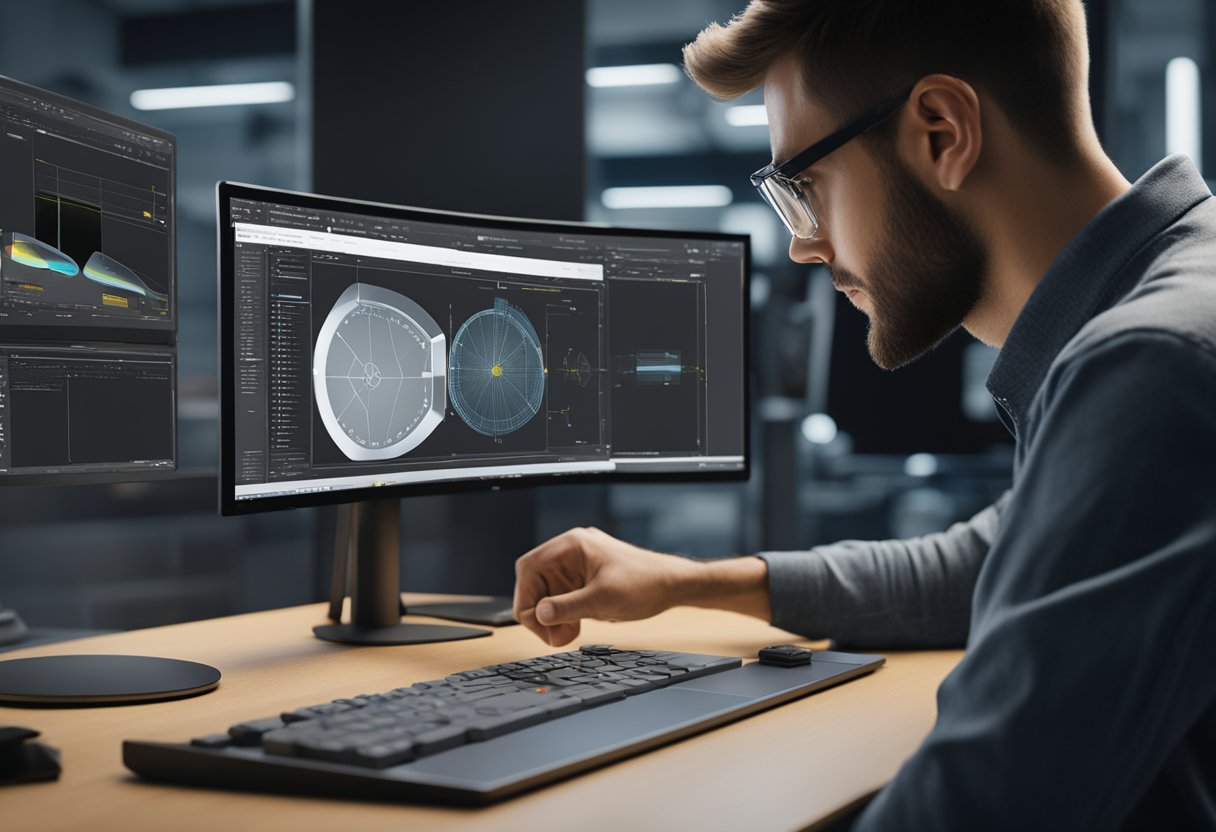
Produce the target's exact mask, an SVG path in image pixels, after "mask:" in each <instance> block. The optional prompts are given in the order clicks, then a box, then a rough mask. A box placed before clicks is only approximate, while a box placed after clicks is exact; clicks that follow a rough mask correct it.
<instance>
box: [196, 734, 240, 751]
mask: <svg viewBox="0 0 1216 832" xmlns="http://www.w3.org/2000/svg"><path fill="white" fill-rule="evenodd" d="M190 744H191V745H193V746H194V747H196V748H227V747H228V746H230V745H232V737H230V736H229V735H228V734H209V735H208V736H205V737H196V738H195V739H192V740H190Z"/></svg>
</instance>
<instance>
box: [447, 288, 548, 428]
mask: <svg viewBox="0 0 1216 832" xmlns="http://www.w3.org/2000/svg"><path fill="white" fill-rule="evenodd" d="M451 365H452V366H451V372H450V373H449V374H448V387H449V394H450V395H451V398H452V407H453V409H455V411H456V413H457V414H458V415H459V416H460V418H461V419H463V420H464V421H465V423H466V424H467V425H468V426H469V427H471V428H472V429H473V430H475V431H477V432H478V433H481V434H485V435H486V436H494V437H498V436H502V435H503V434H507V433H511V432H512V431H516V430H519V429H520V428H521V427H523V426H524V425H526V424H527V423H528V422H529V421H530V420H531V419H532V417H533V416H535V415H536V414H537V412H538V411H539V410H540V406H541V401H542V400H543V399H544V395H545V361H544V357H543V356H542V355H541V349H540V338H539V337H538V336H537V334H536V329H535V328H534V327H533V326H532V322H531V321H529V320H528V318H527V316H526V315H524V313H523V312H521V311H519V310H518V309H516V308H515V307H514V306H511V305H510V304H509V303H507V302H506V301H505V300H503V299H502V298H496V299H495V300H494V306H493V307H492V308H490V309H483V310H482V311H481V312H478V313H477V314H475V315H473V316H472V317H471V318H469V319H468V320H467V321H465V322H464V324H462V325H461V327H460V329H458V330H457V331H456V335H455V337H453V338H452V354H451Z"/></svg>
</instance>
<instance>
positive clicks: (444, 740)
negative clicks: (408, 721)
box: [414, 723, 468, 756]
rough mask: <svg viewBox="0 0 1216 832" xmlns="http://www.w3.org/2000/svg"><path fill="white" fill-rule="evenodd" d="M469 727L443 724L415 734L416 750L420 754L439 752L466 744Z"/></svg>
mask: <svg viewBox="0 0 1216 832" xmlns="http://www.w3.org/2000/svg"><path fill="white" fill-rule="evenodd" d="M467 734H468V728H466V727H465V726H464V725H460V724H456V723H453V724H450V725H442V726H439V727H437V728H431V729H429V730H426V731H423V732H422V733H421V734H415V735H414V750H415V751H416V752H417V753H418V755H419V756H422V755H424V754H438V753H439V752H440V751H447V750H448V749H449V748H455V747H456V746H458V745H464V744H465V740H466V735H467Z"/></svg>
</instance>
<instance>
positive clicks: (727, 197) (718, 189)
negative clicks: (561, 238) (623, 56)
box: [600, 185, 734, 209]
mask: <svg viewBox="0 0 1216 832" xmlns="http://www.w3.org/2000/svg"><path fill="white" fill-rule="evenodd" d="M600 199H601V201H602V202H603V203H604V207H605V208H617V209H620V208H722V207H724V206H727V205H730V203H731V201H732V200H733V199H734V195H733V194H731V190H730V188H728V187H726V186H725V185H673V186H666V187H659V188H608V189H607V190H606V191H604V193H603V195H602V196H601V197H600Z"/></svg>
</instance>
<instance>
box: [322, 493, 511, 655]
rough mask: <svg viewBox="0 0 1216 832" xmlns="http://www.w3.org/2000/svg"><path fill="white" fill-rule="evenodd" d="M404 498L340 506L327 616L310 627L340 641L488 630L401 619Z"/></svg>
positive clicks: (431, 637) (458, 635) (454, 636)
mask: <svg viewBox="0 0 1216 832" xmlns="http://www.w3.org/2000/svg"><path fill="white" fill-rule="evenodd" d="M400 543H401V502H400V500H393V499H388V500H368V501H366V502H362V503H352V504H350V505H347V506H341V507H340V508H339V511H338V533H337V540H336V545H335V546H334V572H333V583H332V588H331V592H330V601H329V618H330V620H331V621H333V622H335V623H333V624H326V625H323V626H319V627H313V628H312V631H313V633H315V634H316V636H317V638H320V639H324V640H325V641H336V642H340V643H342V644H362V645H390V644H428V643H431V642H436V641H457V640H459V639H465V638H478V637H480V636H488V635H490V631H489V630H478V629H475V628H473V627H447V626H444V625H440V624H413V623H402V621H401V617H402V616H403V615H406V614H407V612H408V611H407V610H406V608H405V604H404V603H403V602H402V600H401V560H400V558H401V554H400ZM348 593H349V595H350V622H349V623H347V624H343V623H341V622H342V602H343V601H344V600H345V598H346V596H347V594H348Z"/></svg>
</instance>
